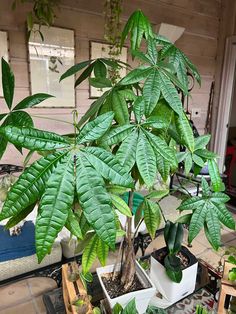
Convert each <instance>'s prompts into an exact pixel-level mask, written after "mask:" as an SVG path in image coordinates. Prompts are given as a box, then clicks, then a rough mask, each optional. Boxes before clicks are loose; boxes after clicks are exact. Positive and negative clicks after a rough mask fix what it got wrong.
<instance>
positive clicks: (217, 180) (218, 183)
mask: <svg viewBox="0 0 236 314" xmlns="http://www.w3.org/2000/svg"><path fill="white" fill-rule="evenodd" d="M208 171H209V174H210V177H211V183H212V187H213V190H214V191H215V192H220V191H224V189H225V188H224V184H223V182H222V180H221V177H220V172H219V168H218V165H217V163H216V162H215V160H214V159H210V160H208Z"/></svg>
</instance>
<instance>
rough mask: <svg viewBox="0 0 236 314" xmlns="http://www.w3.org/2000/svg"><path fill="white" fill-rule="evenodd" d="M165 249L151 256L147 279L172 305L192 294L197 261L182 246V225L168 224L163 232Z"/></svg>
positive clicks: (168, 222)
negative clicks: (150, 280)
mask: <svg viewBox="0 0 236 314" xmlns="http://www.w3.org/2000/svg"><path fill="white" fill-rule="evenodd" d="M164 238H165V242H166V247H164V248H161V249H159V250H157V251H155V252H153V253H152V255H151V270H150V276H151V279H152V281H153V282H154V284H155V286H156V287H157V290H158V291H159V292H160V293H161V294H162V295H163V296H164V297H165V298H166V299H167V300H168V301H170V302H171V303H175V302H177V301H178V300H180V299H182V298H183V297H185V296H187V295H189V294H190V293H192V292H193V291H194V288H195V282H196V276H197V265H198V262H197V259H196V258H195V256H194V255H193V254H192V253H191V252H190V251H189V250H188V249H187V248H186V247H183V246H182V241H183V225H182V224H180V223H172V222H170V221H167V223H166V225H165V230H164Z"/></svg>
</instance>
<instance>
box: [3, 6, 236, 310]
mask: <svg viewBox="0 0 236 314" xmlns="http://www.w3.org/2000/svg"><path fill="white" fill-rule="evenodd" d="M128 35H130V42H131V53H132V56H133V58H135V59H137V60H138V61H139V62H140V63H141V65H139V66H138V67H136V68H134V69H132V70H131V71H130V72H129V73H128V74H127V75H126V76H125V77H124V78H123V79H121V80H120V81H119V82H117V83H114V82H111V80H110V78H109V75H108V74H107V73H109V71H108V69H109V67H122V66H126V65H125V64H123V63H122V62H119V61H114V60H109V59H104V58H101V59H97V60H88V61H84V62H81V63H79V64H76V65H75V66H73V67H72V68H70V69H69V70H68V71H67V72H66V73H64V74H63V75H62V77H61V80H63V79H66V78H67V77H68V76H70V75H74V74H76V73H77V72H79V71H82V73H81V74H80V75H79V76H78V78H77V80H76V83H75V86H78V85H79V84H80V83H81V82H82V81H83V80H85V79H89V81H90V84H91V85H93V86H95V87H99V88H107V90H106V92H104V94H103V95H102V96H101V97H100V98H98V99H97V100H96V101H95V102H94V103H93V104H92V105H91V107H90V108H89V110H88V111H87V112H86V114H85V115H84V116H83V117H81V119H80V121H79V122H74V134H73V135H72V136H61V135H58V134H55V133H52V132H46V131H43V130H37V129H34V128H32V127H31V126H30V127H29V126H15V125H14V126H13V125H7V126H2V127H1V128H0V135H1V136H2V137H3V138H4V139H5V140H7V141H10V142H11V143H13V144H14V145H16V146H17V147H24V148H26V149H28V150H30V151H41V152H43V153H45V152H46V157H43V158H41V159H39V160H38V161H36V162H35V163H33V164H32V165H31V166H30V167H28V168H27V169H26V170H25V171H24V172H23V174H22V175H21V176H20V178H19V180H18V181H17V182H16V183H15V184H14V185H13V187H12V189H11V190H10V192H9V193H8V196H7V199H6V202H5V204H4V206H3V209H2V212H1V214H0V218H1V220H2V219H5V218H9V219H10V225H14V224H15V223H17V222H18V221H20V220H21V219H23V218H24V217H26V216H27V215H28V213H29V212H30V211H31V210H32V208H33V207H34V204H35V203H36V202H39V210H38V217H37V221H36V249H37V256H38V259H39V262H40V261H41V260H42V259H43V258H44V256H45V255H46V254H48V253H50V250H51V247H52V244H53V242H54V240H55V238H56V236H57V234H58V232H59V231H60V230H61V229H62V228H63V226H66V227H67V228H68V229H69V230H70V231H71V232H72V234H74V235H75V236H76V237H77V238H78V239H82V240H81V241H80V244H81V247H83V248H84V252H83V257H82V266H83V271H84V273H86V272H88V271H89V268H90V267H91V265H92V263H93V262H94V260H95V259H96V257H97V256H98V258H99V260H100V262H101V264H102V265H105V264H106V259H107V255H108V251H109V249H112V250H114V248H115V242H116V238H117V237H119V236H121V235H124V237H125V240H124V242H123V243H124V245H123V259H122V263H121V266H120V272H118V274H117V276H118V277H119V276H120V286H122V289H123V293H124V295H126V293H129V292H130V290H131V289H132V285H133V283H134V282H135V280H137V279H135V275H136V270H137V266H136V264H135V254H134V249H133V239H132V223H133V220H135V225H136V227H137V228H138V227H139V225H140V223H141V222H142V221H144V222H145V224H146V227H147V230H148V232H149V233H150V235H151V236H152V238H154V237H155V233H156V230H157V228H158V226H159V224H160V221H161V216H162V210H161V208H160V205H159V200H160V199H162V198H163V197H165V196H166V195H168V194H169V176H170V175H171V174H173V173H174V172H175V171H176V170H177V169H178V163H179V162H183V163H184V164H185V172H186V173H187V174H188V173H189V172H190V170H191V169H193V170H194V173H195V174H198V173H199V172H200V170H201V168H202V167H203V166H204V165H205V164H206V163H208V168H209V173H210V176H211V185H210V186H209V185H208V184H206V182H205V181H204V180H203V181H202V188H203V196H202V197H200V196H199V197H191V198H189V199H188V200H185V201H184V202H183V203H182V204H181V205H180V208H179V210H187V209H188V210H190V211H191V212H190V213H188V214H187V215H185V216H183V218H182V222H183V223H187V224H189V242H192V240H193V239H194V238H195V237H196V236H197V234H198V233H199V232H200V230H201V229H202V228H204V230H205V233H206V236H207V238H208V240H209V242H210V244H211V245H212V246H213V248H214V249H218V247H219V245H220V228H221V224H224V225H226V226H227V227H229V228H231V229H234V228H235V223H234V220H233V218H232V216H231V214H230V213H229V212H228V210H227V209H226V207H225V204H224V203H225V202H227V201H228V197H227V196H226V195H225V194H224V193H223V192H222V191H223V189H224V186H223V184H222V181H221V178H220V175H219V171H218V168H217V163H216V161H215V159H216V157H217V156H216V155H215V154H214V153H212V152H210V151H208V150H207V149H206V146H207V144H208V142H209V140H210V136H209V135H204V136H199V137H197V138H194V135H193V132H192V129H191V127H190V124H189V121H188V119H187V117H186V115H185V112H184V110H183V107H182V103H181V101H180V97H179V94H178V93H179V92H180V91H182V92H183V93H184V94H186V95H187V94H188V84H187V83H188V78H187V72H190V73H191V74H192V75H193V76H194V77H195V79H196V80H197V81H198V82H199V83H200V75H199V73H198V71H197V69H196V67H195V66H194V65H193V64H192V63H191V62H190V60H189V59H188V58H187V57H186V56H185V55H184V54H183V52H181V51H180V50H179V49H178V48H176V47H175V46H174V45H173V44H172V43H171V42H169V41H168V39H166V38H163V37H161V36H159V35H157V34H155V33H154V32H153V30H152V27H151V24H150V22H149V21H148V19H147V17H146V16H145V15H144V14H143V13H142V12H141V11H136V12H134V13H133V14H132V16H131V17H130V19H129V20H128V22H127V24H126V25H125V28H124V30H123V33H122V37H121V47H122V46H123V44H124V41H125V40H126V38H127V36H128ZM141 43H143V44H144V45H145V46H146V52H145V53H144V52H142V51H141V49H140V46H141ZM92 73H94V77H92V78H91V77H90V76H91V74H92ZM5 80H6V84H8V78H7V79H6V78H5ZM9 90H10V93H12V90H11V89H9ZM10 95H11V94H10ZM180 146H181V147H184V151H181V152H180V150H179V147H180ZM157 182H158V183H159V185H158V186H161V188H157V186H156V183H157ZM140 186H144V187H145V188H146V189H147V190H148V193H147V195H146V196H145V197H144V200H143V202H142V203H141V205H140V207H139V209H138V210H137V211H136V213H135V217H133V216H132V209H133V196H134V192H135V191H138V190H139V189H140ZM125 191H128V192H129V200H128V206H127V204H126V203H125V202H124V201H123V199H122V195H123V193H124V192H125ZM117 211H120V212H121V213H123V214H125V215H126V216H127V224H126V228H125V230H123V229H124V228H122V226H121V224H120V222H119V219H118V217H117ZM112 277H113V276H112ZM149 284H151V283H150V282H149ZM144 290H145V289H144ZM144 290H143V291H144ZM127 295H128V297H126V298H125V300H124V304H122V306H123V307H124V306H125V305H126V304H127V303H128V301H130V299H131V298H130V297H129V294H127ZM137 301H138V300H136V303H137ZM137 310H138V311H139V312H140V311H141V310H140V305H139V304H138V303H137Z"/></svg>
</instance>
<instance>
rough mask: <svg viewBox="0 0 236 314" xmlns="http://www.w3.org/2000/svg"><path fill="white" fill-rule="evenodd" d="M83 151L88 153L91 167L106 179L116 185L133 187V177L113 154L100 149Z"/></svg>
mask: <svg viewBox="0 0 236 314" xmlns="http://www.w3.org/2000/svg"><path fill="white" fill-rule="evenodd" d="M83 151H84V152H86V154H85V157H86V159H87V160H88V162H89V163H90V164H91V166H92V167H94V168H95V169H96V170H97V172H98V173H100V174H101V176H103V177H104V178H105V179H107V180H109V181H111V182H112V183H113V184H116V185H121V186H125V187H132V186H133V182H132V178H131V176H130V175H129V174H128V173H127V171H126V169H124V167H122V166H121V165H120V164H119V162H118V160H117V159H116V158H115V156H114V155H113V154H112V153H110V152H108V151H106V150H104V149H103V148H100V147H86V148H84V149H83Z"/></svg>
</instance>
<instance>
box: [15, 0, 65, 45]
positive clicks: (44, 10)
mask: <svg viewBox="0 0 236 314" xmlns="http://www.w3.org/2000/svg"><path fill="white" fill-rule="evenodd" d="M24 3H32V1H30V0H14V1H13V3H12V9H13V10H15V9H16V8H17V6H18V5H20V4H24ZM59 3H60V0H34V1H33V8H32V10H31V11H30V12H29V13H28V14H27V29H28V37H30V34H31V32H32V31H34V24H35V23H37V24H39V29H38V30H37V32H39V34H40V36H41V38H42V41H43V40H44V39H43V34H42V32H41V30H40V28H41V26H42V25H46V26H51V25H52V24H53V23H54V20H55V18H56V13H55V11H56V8H57V7H58V5H59Z"/></svg>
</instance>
